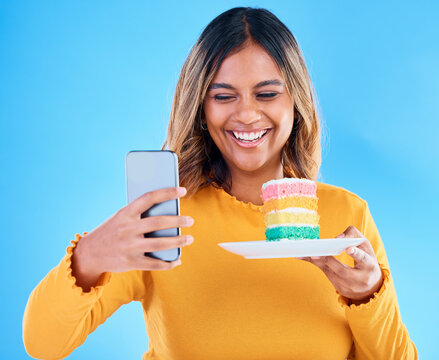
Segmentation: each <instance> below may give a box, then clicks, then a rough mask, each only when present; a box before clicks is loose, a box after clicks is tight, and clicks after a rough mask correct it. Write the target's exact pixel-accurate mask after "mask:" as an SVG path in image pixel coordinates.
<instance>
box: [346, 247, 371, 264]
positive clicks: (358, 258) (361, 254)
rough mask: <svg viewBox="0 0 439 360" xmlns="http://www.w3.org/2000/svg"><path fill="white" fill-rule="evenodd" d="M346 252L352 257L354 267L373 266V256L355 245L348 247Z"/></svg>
mask: <svg viewBox="0 0 439 360" xmlns="http://www.w3.org/2000/svg"><path fill="white" fill-rule="evenodd" d="M346 253H347V254H348V255H349V256H351V257H352V258H353V259H354V263H355V268H356V269H359V268H370V267H373V266H374V261H373V258H372V257H371V256H370V255H369V254H368V253H367V252H365V251H364V250H361V249H359V248H358V247H356V246H351V247H348V248H347V249H346Z"/></svg>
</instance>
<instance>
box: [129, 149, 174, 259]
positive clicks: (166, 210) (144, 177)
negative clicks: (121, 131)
mask: <svg viewBox="0 0 439 360" xmlns="http://www.w3.org/2000/svg"><path fill="white" fill-rule="evenodd" d="M125 170H126V179H127V180H126V181H127V200H128V203H130V202H132V201H134V200H136V199H137V198H138V197H140V196H141V195H143V194H145V193H146V192H150V191H154V190H159V189H163V188H168V187H174V186H179V179H178V158H177V155H176V154H175V153H174V152H172V151H169V150H147V151H143V150H141V151H137V150H136V151H130V152H128V154H127V155H126V158H125ZM162 215H180V199H179V198H177V199H173V200H168V201H165V202H162V203H159V204H156V205H154V206H152V207H151V208H150V209H148V210H146V211H145V212H144V213H142V214H141V216H140V217H141V218H145V217H147V216H162ZM179 235H180V228H172V229H164V230H158V231H153V232H150V233H146V234H144V235H143V236H144V237H145V238H150V237H165V236H179ZM180 253H181V249H180V248H175V249H167V250H160V251H154V252H145V253H144V255H145V256H150V257H152V258H155V259H160V260H164V261H169V262H170V261H175V260H178V259H179V258H180Z"/></svg>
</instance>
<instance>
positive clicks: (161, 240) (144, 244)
mask: <svg viewBox="0 0 439 360" xmlns="http://www.w3.org/2000/svg"><path fill="white" fill-rule="evenodd" d="M193 241H194V238H193V237H192V236H191V235H180V236H170V237H157V238H142V239H136V241H134V243H133V245H132V247H131V250H132V251H133V252H135V253H142V254H143V253H144V252H153V251H160V250H168V249H176V248H179V247H183V246H187V245H190V244H192V243H193Z"/></svg>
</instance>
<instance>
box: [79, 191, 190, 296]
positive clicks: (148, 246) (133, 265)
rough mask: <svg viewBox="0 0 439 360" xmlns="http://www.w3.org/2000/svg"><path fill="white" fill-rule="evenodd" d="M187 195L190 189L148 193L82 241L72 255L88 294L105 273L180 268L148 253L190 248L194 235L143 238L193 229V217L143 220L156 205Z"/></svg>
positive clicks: (151, 217)
mask: <svg viewBox="0 0 439 360" xmlns="http://www.w3.org/2000/svg"><path fill="white" fill-rule="evenodd" d="M185 194H186V189H185V188H182V187H180V188H178V187H171V188H166V189H160V190H155V191H151V192H148V193H145V194H143V195H142V196H140V197H139V198H137V199H136V200H134V201H133V202H131V203H130V204H128V205H127V206H125V207H124V208H122V209H120V210H119V211H118V212H116V213H115V214H114V215H113V216H111V217H110V218H109V219H108V220H106V221H105V222H104V223H103V224H102V225H100V226H99V227H97V228H96V229H94V230H93V231H91V232H90V233H88V234H86V235H85V236H84V237H82V238H81V239H80V240H79V241H78V243H77V244H76V247H75V249H74V251H73V255H72V271H73V276H74V277H75V278H76V283H77V285H79V286H81V287H82V288H83V289H84V290H85V291H88V289H89V288H90V287H91V286H93V285H95V284H96V282H97V280H98V278H99V276H100V275H101V274H102V273H104V272H123V271H129V270H170V269H173V268H174V267H175V266H177V265H180V264H181V261H180V260H176V261H172V262H166V261H163V260H159V259H154V258H152V257H149V256H145V255H144V253H145V252H153V251H159V250H166V249H174V248H177V247H182V246H186V245H189V244H191V243H192V241H193V238H192V236H191V235H181V236H175V237H162V238H145V237H144V236H143V234H144V233H149V232H152V231H157V230H162V229H170V228H178V227H179V228H181V227H188V226H192V225H193V223H194V220H193V219H192V218H191V217H189V216H150V217H146V218H141V217H140V216H141V214H142V213H144V212H145V211H146V210H148V209H149V208H151V207H152V206H153V205H155V204H158V203H161V202H164V201H167V200H172V199H176V198H179V197H182V196H184V195H185Z"/></svg>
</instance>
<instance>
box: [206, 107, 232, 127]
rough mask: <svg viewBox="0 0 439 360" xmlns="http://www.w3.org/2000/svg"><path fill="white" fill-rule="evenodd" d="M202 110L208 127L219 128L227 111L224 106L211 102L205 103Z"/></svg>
mask: <svg viewBox="0 0 439 360" xmlns="http://www.w3.org/2000/svg"><path fill="white" fill-rule="evenodd" d="M203 110H204V116H205V117H206V120H207V121H208V122H209V125H213V126H220V125H221V124H222V123H223V122H224V121H225V119H226V118H227V111H226V110H227V109H226V107H225V106H224V105H222V106H220V105H218V104H215V103H214V102H212V101H207V102H206V103H205V105H204V106H203Z"/></svg>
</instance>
